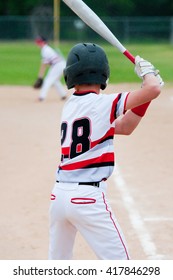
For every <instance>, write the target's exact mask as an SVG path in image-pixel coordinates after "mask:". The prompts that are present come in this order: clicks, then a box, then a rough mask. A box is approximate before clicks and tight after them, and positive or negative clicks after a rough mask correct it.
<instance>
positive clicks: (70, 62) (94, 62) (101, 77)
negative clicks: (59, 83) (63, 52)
mask: <svg viewBox="0 0 173 280" xmlns="http://www.w3.org/2000/svg"><path fill="white" fill-rule="evenodd" d="M109 75H110V70H109V63H108V59H107V57H106V54H105V52H104V50H103V49H102V48H101V47H100V46H98V45H96V44H92V43H84V44H82V43H80V44H77V45H75V46H74V47H73V48H72V49H71V50H70V52H69V55H68V58H67V63H66V68H65V69H64V80H65V83H66V85H67V87H68V89H70V88H73V87H74V86H75V85H77V84H78V85H80V84H100V85H101V89H105V88H106V86H107V80H108V79H109Z"/></svg>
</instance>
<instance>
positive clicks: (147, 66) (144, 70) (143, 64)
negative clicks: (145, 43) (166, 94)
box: [135, 55, 164, 86]
mask: <svg viewBox="0 0 173 280" xmlns="http://www.w3.org/2000/svg"><path fill="white" fill-rule="evenodd" d="M135 72H136V74H137V75H138V77H139V78H142V79H143V77H144V76H145V75H146V74H150V73H153V74H154V75H155V76H156V77H157V79H158V80H159V83H160V86H163V85H164V82H163V80H162V78H161V76H160V75H159V70H157V69H156V68H155V67H154V66H153V65H152V64H151V63H150V62H149V61H147V60H144V59H143V58H141V57H140V56H139V55H137V56H136V57H135Z"/></svg>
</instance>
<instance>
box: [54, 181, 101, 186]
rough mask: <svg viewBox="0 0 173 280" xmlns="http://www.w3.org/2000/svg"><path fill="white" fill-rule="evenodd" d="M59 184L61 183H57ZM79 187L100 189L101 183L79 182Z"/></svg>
mask: <svg viewBox="0 0 173 280" xmlns="http://www.w3.org/2000/svg"><path fill="white" fill-rule="evenodd" d="M56 182H57V183H59V181H56ZM77 184H78V185H89V186H94V187H97V188H99V185H100V182H79V183H77Z"/></svg>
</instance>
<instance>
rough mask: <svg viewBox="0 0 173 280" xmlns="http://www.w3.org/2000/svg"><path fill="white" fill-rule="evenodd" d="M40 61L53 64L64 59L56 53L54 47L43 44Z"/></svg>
mask: <svg viewBox="0 0 173 280" xmlns="http://www.w3.org/2000/svg"><path fill="white" fill-rule="evenodd" d="M41 56H42V63H43V64H49V65H55V64H56V63H58V62H60V61H62V60H64V58H63V57H62V56H61V55H60V54H58V53H57V52H56V51H55V50H54V49H52V48H51V47H50V46H48V45H44V46H43V47H42V49H41Z"/></svg>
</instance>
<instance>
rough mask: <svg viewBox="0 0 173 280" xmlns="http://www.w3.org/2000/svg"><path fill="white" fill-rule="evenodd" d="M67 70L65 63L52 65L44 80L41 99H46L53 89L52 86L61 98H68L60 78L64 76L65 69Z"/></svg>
mask: <svg viewBox="0 0 173 280" xmlns="http://www.w3.org/2000/svg"><path fill="white" fill-rule="evenodd" d="M64 68H65V61H61V62H58V63H56V64H55V65H52V66H51V67H50V68H49V70H48V73H47V75H46V77H45V79H44V82H43V85H42V88H41V91H40V96H39V97H40V98H41V99H45V98H46V96H47V93H48V91H49V89H50V88H51V86H52V85H54V86H55V88H56V90H57V92H58V94H59V95H60V97H65V96H66V91H65V89H64V87H63V85H62V83H61V81H60V78H61V76H62V74H63V69H64Z"/></svg>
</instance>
